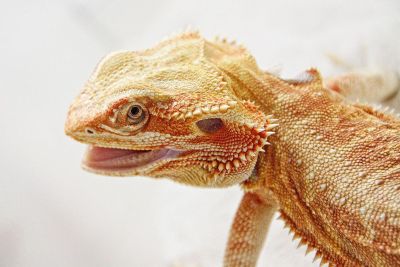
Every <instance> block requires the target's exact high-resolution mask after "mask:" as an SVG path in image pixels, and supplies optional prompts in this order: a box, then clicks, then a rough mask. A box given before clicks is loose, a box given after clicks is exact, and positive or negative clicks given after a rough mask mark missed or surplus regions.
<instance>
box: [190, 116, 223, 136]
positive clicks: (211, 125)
mask: <svg viewBox="0 0 400 267" xmlns="http://www.w3.org/2000/svg"><path fill="white" fill-rule="evenodd" d="M196 125H197V127H199V129H200V130H201V131H202V132H205V133H215V132H216V131H218V130H219V129H221V127H222V126H223V125H224V123H223V122H222V120H221V119H219V118H210V119H204V120H201V121H198V122H196Z"/></svg>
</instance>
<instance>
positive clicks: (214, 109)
mask: <svg viewBox="0 0 400 267" xmlns="http://www.w3.org/2000/svg"><path fill="white" fill-rule="evenodd" d="M210 111H211V113H217V112H218V111H219V107H218V106H212V107H211V109H210Z"/></svg>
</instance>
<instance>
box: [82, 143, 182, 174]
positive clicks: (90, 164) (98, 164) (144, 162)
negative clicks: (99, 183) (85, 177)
mask: <svg viewBox="0 0 400 267" xmlns="http://www.w3.org/2000/svg"><path fill="white" fill-rule="evenodd" d="M179 154H180V152H179V151H175V150H171V149H167V148H163V149H158V150H128V149H118V148H104V147H97V146H89V148H88V150H87V153H86V157H85V159H84V160H83V165H84V167H86V168H88V169H90V170H92V171H102V172H107V171H110V172H121V171H129V170H134V169H139V168H143V167H147V166H150V165H152V164H154V163H156V162H158V161H161V160H164V159H172V158H176V157H177V156H178V155H179Z"/></svg>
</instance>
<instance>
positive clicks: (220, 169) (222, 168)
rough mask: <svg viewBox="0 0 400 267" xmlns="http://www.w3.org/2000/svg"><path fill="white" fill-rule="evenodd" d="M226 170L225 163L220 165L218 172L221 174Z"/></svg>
mask: <svg viewBox="0 0 400 267" xmlns="http://www.w3.org/2000/svg"><path fill="white" fill-rule="evenodd" d="M224 169H225V165H224V164H223V163H220V164H219V165H218V170H219V171H220V172H222V171H223V170H224Z"/></svg>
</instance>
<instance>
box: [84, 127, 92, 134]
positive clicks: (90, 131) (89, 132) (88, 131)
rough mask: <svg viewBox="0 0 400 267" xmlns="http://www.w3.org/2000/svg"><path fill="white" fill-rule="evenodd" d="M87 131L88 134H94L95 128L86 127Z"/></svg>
mask: <svg viewBox="0 0 400 267" xmlns="http://www.w3.org/2000/svg"><path fill="white" fill-rule="evenodd" d="M85 132H86V133H87V134H94V130H93V129H91V128H86V129H85Z"/></svg>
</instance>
